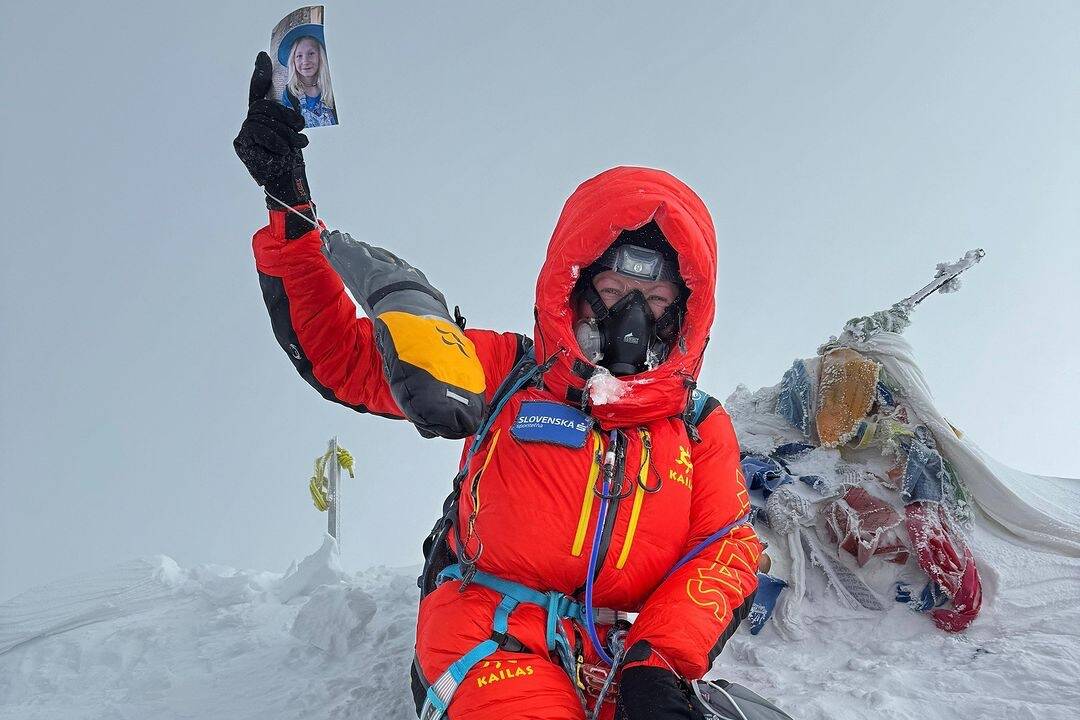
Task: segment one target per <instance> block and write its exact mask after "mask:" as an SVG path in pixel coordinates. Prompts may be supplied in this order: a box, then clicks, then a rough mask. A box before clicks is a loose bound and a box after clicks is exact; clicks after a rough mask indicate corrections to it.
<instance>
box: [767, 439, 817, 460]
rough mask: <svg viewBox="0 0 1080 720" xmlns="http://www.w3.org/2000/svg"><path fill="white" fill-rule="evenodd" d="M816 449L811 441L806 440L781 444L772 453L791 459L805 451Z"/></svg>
mask: <svg viewBox="0 0 1080 720" xmlns="http://www.w3.org/2000/svg"><path fill="white" fill-rule="evenodd" d="M813 449H814V446H813V445H811V444H810V443H804V442H790V443H785V444H783V445H781V446H780V447H778V448H776V449H775V450H773V452H772V454H773V455H776V456H777V457H779V458H782V459H784V460H790V459H791V458H794V457H798V456H799V455H802V454H803V453H805V452H810V451H811V450H813Z"/></svg>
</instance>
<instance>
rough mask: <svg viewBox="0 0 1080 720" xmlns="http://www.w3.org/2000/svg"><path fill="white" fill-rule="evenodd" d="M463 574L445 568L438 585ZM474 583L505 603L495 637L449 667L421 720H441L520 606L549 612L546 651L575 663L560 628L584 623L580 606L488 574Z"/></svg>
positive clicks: (495, 625) (561, 595)
mask: <svg viewBox="0 0 1080 720" xmlns="http://www.w3.org/2000/svg"><path fill="white" fill-rule="evenodd" d="M463 577H464V571H463V570H462V567H461V565H459V564H455V565H450V566H448V567H446V568H445V569H444V570H443V571H442V572H441V573H439V578H438V579H439V581H441V582H445V581H447V580H462V579H463ZM471 582H474V583H476V584H477V585H482V586H484V587H486V588H488V589H491V590H494V591H495V592H497V593H499V594H500V595H502V600H501V601H500V602H499V605H498V606H497V607H496V608H495V617H494V618H493V620H492V627H491V635H492V637H490V638H488V639H487V640H483V641H481V642H479V643H477V644H476V645H475V646H474V647H473V648H472V649H471V650H469V652H467V653H465V654H464V655H462V656H461V657H460V658H459V659H458V660H456V661H455V662H454V663H453V664H451V665H450V667H448V668H447V669H446V670H445V671H444V672H443V674H442V675H440V676H439V678H438V679H437V680H435V682H433V683H431V685H430V687H428V689H427V699H426V700H425V702H424V707H423V709H422V710H421V711H420V720H438V718H440V717H442V716H443V714H445V713H446V708H447V707H449V705H450V700H451V699H453V697H454V693H455V692H456V691H457V689H458V686H460V685H461V682H462V681H463V680H464V679H465V676H466V675H467V674H468V672H469V671H470V670H472V669H473V667H475V666H476V664H477V663H479V662H480V661H482V660H483V659H484V658H486V657H488V656H489V655H491V654H492V653H494V652H495V651H496V650H498V649H499V647H500V643H499V641H498V640H496V639H495V637H496V636H499V637H502V636H505V635H506V632H507V629H508V627H509V621H510V613H512V612H513V611H514V610H515V609H516V608H517V606H518V605H520V604H521V603H528V604H530V605H537V606H539V607H542V608H544V609H545V610H547V632H546V636H547V649H548V651H549V652H556V653H558V655H559V658H560V659H561V660H562V661H563V663H564V664H566V663H568V662H570V663H572V662H573V652H572V650H571V648H570V641H569V639H568V638H567V637H566V632H565V631H564V630H563V629H562V626H561V625H560V624H559V621H560V620H575V621H577V622H579V623H580V622H584V620H585V610H584V608H583V606H582V604H581V603H579V602H577V601H576V600H574V599H573V598H571V597H570V596H568V595H566V594H564V593H561V592H559V591H557V590H551V591H549V592H540V591H539V590H533V589H532V588H530V587H528V586H526V585H522V584H521V583H517V582H514V581H512V580H505V579H503V578H500V577H496V576H495V575H489V574H488V573H485V572H479V571H477V572H475V573H474V574H473V575H472V576H471Z"/></svg>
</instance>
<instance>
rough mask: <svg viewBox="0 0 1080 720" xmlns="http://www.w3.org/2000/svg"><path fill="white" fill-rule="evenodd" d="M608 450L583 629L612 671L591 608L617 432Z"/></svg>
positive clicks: (611, 489)
mask: <svg viewBox="0 0 1080 720" xmlns="http://www.w3.org/2000/svg"><path fill="white" fill-rule="evenodd" d="M608 437H609V440H608V450H607V453H606V454H605V456H604V479H603V485H602V486H601V487H602V490H601V492H600V510H599V512H598V513H597V515H596V528H595V529H594V530H593V542H592V550H591V551H590V552H589V569H588V571H587V572H588V574H587V575H586V576H585V629H586V630H587V631H588V633H589V642H591V643H592V646H593V649H594V650H595V651H596V654H597V656H598V657H599V658H600V659H601V660H602V661H603V662H604V663H606V664H607V665H609V666H611V667H612V669H614V665H615V661H614V659H612V657H611V656H610V655H608V654H607V648H605V647H604V643H602V642H601V641H600V636H599V634H598V633H597V632H596V613H595V609H594V608H593V578H594V577H595V575H596V569H597V568H596V565H597V563H598V562H599V559H600V538H601V536H602V535H603V532H604V520H605V519H606V518H607V510H608V503H609V502H610V500H611V496H612V495H613V494H614V492H615V484H614V483H615V478H614V475H615V447H616V443H617V442H618V439H619V433H618V431H617V430H612V431H611V434H610V435H609V436H608Z"/></svg>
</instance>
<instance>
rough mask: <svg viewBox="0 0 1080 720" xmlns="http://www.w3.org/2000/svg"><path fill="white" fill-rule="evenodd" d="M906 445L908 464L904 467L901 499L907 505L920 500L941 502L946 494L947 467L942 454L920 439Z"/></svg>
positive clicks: (910, 441) (912, 440)
mask: <svg viewBox="0 0 1080 720" xmlns="http://www.w3.org/2000/svg"><path fill="white" fill-rule="evenodd" d="M930 442H933V441H930ZM905 444H906V445H907V464H906V465H905V466H904V482H903V487H902V488H901V489H900V499H901V500H903V501H904V503H905V504H908V503H913V502H916V501H919V500H928V501H931V502H941V498H942V497H943V496H944V494H945V491H944V481H945V465H944V463H943V462H942V460H941V454H940V453H938V451H937V450H935V449H934V448H933V447H930V446H928V445H926V444H924V443H923V442H921V441H920V440H918V439H911V440H909V441H908V442H907V443H905Z"/></svg>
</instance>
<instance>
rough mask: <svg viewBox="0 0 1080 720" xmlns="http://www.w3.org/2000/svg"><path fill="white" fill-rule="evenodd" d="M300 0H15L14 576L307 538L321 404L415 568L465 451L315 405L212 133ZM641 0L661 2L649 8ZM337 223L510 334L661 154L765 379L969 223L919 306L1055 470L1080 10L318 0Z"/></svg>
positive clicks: (10, 293) (11, 77) (294, 543)
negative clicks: (953, 274) (330, 80)
mask: <svg viewBox="0 0 1080 720" xmlns="http://www.w3.org/2000/svg"><path fill="white" fill-rule="evenodd" d="M294 7H295V6H294V5H293V4H282V3H265V4H263V5H261V6H259V7H255V6H254V5H253V4H251V3H240V2H234V3H226V4H222V3H144V2H143V3H134V2H131V3H124V4H115V3H93V4H76V3H68V4H62V5H57V4H53V5H51V6H49V5H45V4H37V3H35V4H33V6H31V4H28V3H15V4H13V5H11V6H10V7H8V8H6V9H5V22H4V23H3V25H2V27H0V34H2V37H3V46H4V47H5V48H6V49H7V51H8V57H7V61H6V62H5V63H3V69H2V71H0V72H3V76H4V81H5V82H4V86H5V87H6V88H7V93H6V100H5V102H4V103H3V104H2V105H0V118H2V122H3V133H2V134H0V144H2V146H3V151H2V158H3V162H2V167H3V170H2V173H3V174H2V186H0V193H2V195H0V197H3V199H4V203H5V206H6V208H7V210H6V228H7V230H6V232H5V233H4V234H3V239H2V243H3V257H4V261H3V263H0V298H2V304H0V340H2V349H0V390H2V393H0V600H2V599H4V598H6V597H8V596H10V595H12V594H14V593H16V592H19V591H21V590H24V589H26V588H27V587H29V586H31V585H33V584H38V583H40V582H44V581H48V580H51V579H55V578H58V577H62V576H64V575H68V574H71V573H73V572H76V571H78V570H80V569H82V568H86V569H93V568H98V567H100V566H103V565H107V564H110V563H113V562H116V561H120V560H124V559H127V558H130V557H133V556H138V555H145V554H150V553H164V554H167V555H170V556H172V557H174V558H176V559H177V560H178V561H179V562H180V563H181V564H192V563H200V562H219V563H222V564H226V565H231V566H235V567H254V568H264V569H276V570H283V569H284V568H285V566H286V565H287V564H288V561H289V560H290V559H291V558H293V557H300V556H302V555H304V554H306V553H307V552H309V551H310V550H312V549H313V548H314V547H316V546H317V544H318V542H319V537H320V533H321V531H322V529H323V528H324V527H325V516H323V515H322V514H320V513H317V512H316V511H315V510H314V509H313V508H312V506H311V503H310V500H309V499H308V496H307V487H306V486H307V479H308V477H309V475H310V471H311V461H312V459H313V458H314V456H315V455H316V454H318V453H319V452H321V450H322V449H323V448H324V444H325V442H326V440H327V438H328V437H329V436H330V435H332V434H337V435H338V436H339V437H340V439H341V442H342V443H343V444H344V445H345V446H346V447H348V448H349V449H350V450H352V451H353V453H354V454H355V456H356V457H357V465H358V470H359V473H358V477H357V478H356V480H355V481H348V484H347V486H346V489H345V503H346V505H345V509H344V520H343V527H344V539H343V543H344V544H343V557H344V561H345V564H346V566H347V567H351V568H359V567H364V566H367V565H371V564H374V563H380V562H381V563H386V564H390V565H403V564H412V563H415V562H417V561H418V559H419V549H418V548H419V543H420V541H421V539H422V537H423V535H424V533H425V532H426V531H427V530H428V528H429V527H430V525H431V523H432V521H433V520H434V518H435V516H436V515H437V513H438V508H439V505H440V503H441V499H442V497H443V496H444V494H445V492H446V490H447V488H448V484H449V477H450V476H451V475H452V473H453V469H454V464H455V458H456V456H457V453H458V446H457V445H456V444H452V443H448V442H444V441H427V442H425V441H422V440H421V438H420V437H419V435H417V434H416V432H415V431H414V430H413V429H412V428H411V427H409V426H408V425H406V424H404V423H393V422H389V421H385V420H382V419H379V418H373V417H368V416H360V415H356V414H354V413H352V412H351V411H348V410H346V409H343V408H340V407H338V406H335V405H332V404H330V403H327V402H325V401H324V400H322V399H321V398H320V397H319V396H318V395H317V394H316V393H315V392H314V391H313V390H311V389H310V388H309V387H308V386H307V385H306V384H305V383H304V382H303V381H302V380H301V379H300V378H299V376H297V375H296V373H295V372H294V371H293V369H292V366H291V365H290V363H289V362H288V360H287V359H286V357H285V356H284V354H283V353H282V352H281V350H280V349H279V348H278V347H277V345H276V343H275V341H274V338H273V336H272V334H271V332H270V325H269V321H268V319H267V317H266V313H265V310H264V308H263V305H262V300H261V297H260V293H259V288H258V282H257V279H256V274H255V270H254V263H253V260H252V257H251V250H250V237H251V234H252V233H253V232H254V231H255V230H256V229H257V228H258V227H259V226H260V225H261V224H262V223H263V222H264V217H265V213H264V212H263V210H262V209H261V206H262V201H261V193H260V191H259V190H258V189H257V188H256V187H255V185H254V184H253V183H252V182H251V180H250V178H249V177H248V175H247V173H246V171H245V170H244V169H243V167H242V165H241V164H240V162H239V161H238V160H237V159H236V158H235V156H234V155H233V152H232V148H231V140H232V138H233V136H234V135H235V134H236V131H237V129H238V127H239V125H240V122H241V121H242V119H243V116H244V111H245V101H246V92H247V82H248V77H249V75H250V71H251V66H252V62H253V59H254V56H255V53H256V52H257V51H258V50H259V49H261V48H263V47H264V46H265V45H266V43H267V41H268V36H269V32H270V29H271V28H272V27H273V25H274V24H275V23H276V22H277V21H278V19H279V18H280V17H282V16H283V15H284V14H285V13H287V12H288V11H290V10H292V9H294ZM661 8H662V9H661ZM327 22H328V28H327V40H328V50H329V55H330V61H331V67H332V69H333V77H334V87H335V94H336V96H337V98H338V104H339V108H340V114H341V119H342V123H343V124H342V125H341V126H339V127H337V128H329V129H316V130H313V131H311V132H310V137H311V140H312V142H311V146H310V148H309V149H308V151H307V152H306V156H307V158H308V168H309V171H308V172H309V177H310V179H311V184H312V187H313V192H314V195H315V198H316V200H317V201H318V202H319V206H320V210H321V212H322V214H323V216H324V217H325V219H326V220H327V221H328V222H329V223H330V224H331V226H333V227H340V228H341V229H344V230H347V231H349V232H351V233H353V234H354V235H355V236H358V237H361V238H363V239H365V240H369V241H371V242H373V243H376V244H381V245H384V246H386V247H388V248H391V249H393V250H394V251H395V252H397V253H399V254H401V255H402V256H404V257H406V258H407V259H409V260H410V261H411V262H413V263H414V264H416V265H417V266H419V267H421V268H422V269H424V270H425V271H426V272H427V274H428V276H429V277H430V278H431V279H432V280H433V281H434V282H435V283H436V284H437V285H438V286H439V287H440V288H441V289H442V290H443V291H444V292H445V294H446V295H447V297H448V299H449V300H450V302H451V303H452V304H454V303H456V304H460V305H461V306H462V308H463V311H464V312H465V314H466V315H467V316H468V317H469V319H470V324H471V325H473V326H476V327H491V328H498V329H512V330H517V331H526V332H528V331H531V329H532V322H531V317H532V316H531V303H532V298H533V283H534V279H535V273H536V271H537V270H538V268H539V266H540V262H541V258H542V255H543V252H544V248H545V245H546V241H547V238H548V237H549V236H550V233H551V229H552V227H553V226H554V222H555V219H556V217H557V215H558V212H559V210H560V208H561V206H562V202H563V201H564V200H565V198H566V196H567V195H568V194H569V193H570V192H571V191H572V190H573V188H574V187H575V186H576V185H577V184H578V183H579V182H580V181H582V180H584V179H585V178H587V177H590V176H591V175H594V174H595V173H597V172H599V171H600V170H602V169H604V168H607V167H609V166H612V165H616V164H641V165H651V166H655V167H661V168H665V169H667V170H670V171H671V172H673V173H675V174H676V175H678V176H679V177H681V178H682V179H684V180H685V181H687V182H688V183H689V184H690V185H691V186H692V187H694V188H695V189H696V190H697V191H698V193H699V194H700V195H701V196H702V197H703V198H704V199H705V201H706V203H707V204H708V205H709V207H710V208H711V210H712V212H713V214H714V218H715V220H716V225H717V230H718V235H719V244H720V281H719V291H718V301H719V307H718V315H717V320H716V326H715V328H714V332H713V340H712V343H711V345H710V349H709V354H708V357H707V365H706V369H705V372H704V375H703V382H702V385H703V386H704V387H705V388H706V389H707V390H710V391H711V392H712V393H713V394H715V395H718V396H719V397H721V398H724V397H726V396H727V394H728V393H729V392H730V391H731V390H732V389H733V388H734V386H735V385H736V384H737V383H740V382H741V383H745V384H747V385H749V386H751V387H758V386H762V385H771V384H774V383H776V382H778V381H779V379H780V375H781V374H782V372H783V371H784V369H785V368H787V367H788V366H789V365H790V363H791V360H792V359H793V358H795V357H798V356H808V355H810V354H812V353H813V351H814V349H815V348H816V347H817V345H818V344H819V343H820V342H821V341H823V340H824V339H826V338H827V337H828V336H829V335H830V334H833V333H835V332H837V331H838V330H839V328H840V327H841V326H842V324H843V322H844V321H845V320H847V319H848V318H849V317H851V316H853V315H858V314H864V313H867V312H870V311H873V310H876V309H880V308H882V307H885V306H887V305H888V304H889V303H891V302H893V301H894V300H897V299H899V298H900V297H902V296H904V295H906V294H908V293H909V292H911V291H913V290H915V289H916V288H918V287H920V286H921V285H922V284H923V283H924V282H926V281H927V280H928V279H929V278H930V276H931V275H932V272H933V268H934V265H935V263H937V262H939V261H953V260H956V259H957V258H958V257H959V256H960V255H962V254H963V252H964V251H966V250H968V249H970V248H973V247H983V248H985V249H986V251H987V257H986V259H985V260H984V261H983V263H982V264H981V265H979V266H978V267H977V268H976V269H974V270H972V271H971V272H970V274H969V275H967V276H965V283H964V284H965V287H964V289H963V290H962V291H961V292H960V293H959V294H957V295H949V296H944V297H940V298H934V299H933V300H931V301H928V302H927V303H925V305H923V306H922V307H921V308H920V309H919V311H918V313H917V315H916V318H915V324H914V326H913V327H912V328H911V329H910V330H909V331H908V333H907V335H908V337H909V339H910V340H911V341H912V343H913V344H914V345H915V348H916V351H917V353H918V356H919V358H920V359H921V362H922V366H923V370H924V371H925V373H926V375H927V377H928V379H929V381H930V383H931V387H932V388H933V389H934V391H935V393H936V396H937V400H938V403H939V406H940V408H941V409H942V410H943V411H944V412H945V413H946V414H947V415H948V416H949V418H950V419H951V420H952V421H953V423H954V424H956V425H957V426H958V427H960V428H962V429H963V430H965V431H966V432H967V433H968V434H969V435H970V436H971V437H973V438H974V439H975V440H976V441H977V442H978V443H979V444H980V445H982V446H983V447H984V449H986V450H987V451H988V452H989V453H990V454H992V455H993V456H995V457H996V458H998V459H999V460H1001V461H1003V462H1005V463H1007V464H1010V465H1013V466H1016V467H1019V468H1021V469H1024V470H1027V471H1030V472H1037V473H1042V474H1049V475H1064V476H1073V477H1075V476H1078V475H1080V460H1078V459H1077V454H1076V452H1075V451H1074V448H1075V445H1076V437H1077V430H1078V422H1077V420H1076V414H1075V413H1076V411H1075V407H1074V406H1075V404H1076V402H1077V399H1078V398H1080V370H1078V363H1077V355H1078V340H1077V322H1076V313H1075V308H1077V307H1080V283H1078V280H1077V278H1078V276H1080V270H1078V266H1080V249H1078V247H1080V245H1078V237H1080V203H1078V198H1080V137H1078V130H1077V128H1080V92H1078V87H1080V86H1078V85H1077V77H1076V72H1077V68H1078V67H1080V40H1078V36H1077V32H1076V29H1077V27H1080V4H1077V3H1072V2H1040V3H1028V2H967V3H956V2H954V3H948V4H944V3H938V2H924V3H918V2H909V3H902V4H901V3H854V2H812V3H777V2H758V1H756V0H755V1H749V0H748V1H746V2H701V3H679V4H677V5H670V6H661V5H657V4H656V3H653V2H640V3H624V2H618V3H615V2H610V3H607V2H605V3H590V4H588V6H587V7H584V8H583V7H581V4H580V3H576V2H575V3H571V2H560V3H526V2H511V3H505V2H495V1H494V0H491V1H490V2H483V3H482V2H468V3H435V2H432V3H422V4H418V3H381V4H375V3H340V4H331V5H329V6H328V8H327Z"/></svg>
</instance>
